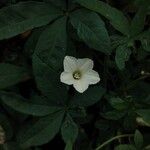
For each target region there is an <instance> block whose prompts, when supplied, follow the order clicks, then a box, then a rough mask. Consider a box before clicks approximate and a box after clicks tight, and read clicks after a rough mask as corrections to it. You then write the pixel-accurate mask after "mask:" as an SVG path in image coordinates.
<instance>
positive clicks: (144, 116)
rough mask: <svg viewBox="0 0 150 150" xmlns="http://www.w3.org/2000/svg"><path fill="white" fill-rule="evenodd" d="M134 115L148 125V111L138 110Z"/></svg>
mask: <svg viewBox="0 0 150 150" xmlns="http://www.w3.org/2000/svg"><path fill="white" fill-rule="evenodd" d="M136 113H137V114H138V115H140V116H141V117H142V118H143V120H144V121H145V122H147V123H148V124H150V110H149V109H138V110H136Z"/></svg>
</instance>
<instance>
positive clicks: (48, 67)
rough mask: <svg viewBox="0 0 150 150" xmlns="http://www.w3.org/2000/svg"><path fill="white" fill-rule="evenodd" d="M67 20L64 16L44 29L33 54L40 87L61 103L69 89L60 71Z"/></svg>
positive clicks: (52, 98) (64, 49)
mask: <svg viewBox="0 0 150 150" xmlns="http://www.w3.org/2000/svg"><path fill="white" fill-rule="evenodd" d="M66 21H67V20H66V17H63V18H61V19H59V20H57V21H56V22H54V23H53V24H52V25H49V26H48V27H47V28H46V30H44V31H43V33H42V34H41V36H40V38H39V41H38V43H37V46H36V50H35V53H34V56H33V70H34V75H35V79H36V82H37V85H38V88H39V90H41V91H42V93H43V94H44V95H45V96H47V97H48V98H49V99H50V100H51V101H53V102H54V103H61V102H62V101H64V99H65V98H66V91H67V90H66V89H65V86H63V84H62V83H61V82H60V72H59V71H60V68H62V66H63V59H64V57H65V53H66V45H67V44H66V40H67V36H66ZM58 92H59V94H58ZM60 101H61V102H60Z"/></svg>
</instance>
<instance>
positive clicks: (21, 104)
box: [0, 92, 61, 116]
mask: <svg viewBox="0 0 150 150" xmlns="http://www.w3.org/2000/svg"><path fill="white" fill-rule="evenodd" d="M0 94H1V93H0ZM1 98H2V102H4V103H5V104H6V105H7V106H9V107H11V108H12V109H14V110H16V111H18V112H20V113H24V114H29V115H34V116H46V115H48V114H51V113H54V112H56V111H59V110H61V108H59V107H54V106H47V105H42V104H38V103H37V104H36V103H33V102H32V101H29V100H28V99H25V98H23V97H21V96H20V95H15V94H13V93H7V92H2V94H1ZM36 98H37V97H36ZM40 100H41V101H42V100H44V99H42V98H40Z"/></svg>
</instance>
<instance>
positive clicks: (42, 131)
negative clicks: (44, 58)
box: [17, 111, 64, 148]
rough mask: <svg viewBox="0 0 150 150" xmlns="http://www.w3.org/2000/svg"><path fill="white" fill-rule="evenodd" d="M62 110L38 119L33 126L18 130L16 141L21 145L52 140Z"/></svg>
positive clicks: (58, 125)
mask: <svg viewBox="0 0 150 150" xmlns="http://www.w3.org/2000/svg"><path fill="white" fill-rule="evenodd" d="M63 117H64V112H62V111H59V112H56V113H53V114H51V115H49V116H46V117H43V118H41V119H39V120H38V121H37V122H36V123H35V124H33V126H31V125H30V126H29V127H28V128H23V129H22V130H20V133H19V135H18V136H17V137H18V142H19V143H20V145H21V147H23V148H27V147H30V146H38V145H42V144H45V143H47V142H49V141H50V140H52V139H53V138H54V136H55V135H56V134H57V133H58V132H59V129H60V126H61V123H62V120H63Z"/></svg>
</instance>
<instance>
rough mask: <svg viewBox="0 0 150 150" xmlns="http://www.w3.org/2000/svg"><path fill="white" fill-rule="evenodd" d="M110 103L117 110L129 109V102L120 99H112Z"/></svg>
mask: <svg viewBox="0 0 150 150" xmlns="http://www.w3.org/2000/svg"><path fill="white" fill-rule="evenodd" d="M109 103H110V104H111V106H112V107H113V108H115V109H117V110H125V109H127V108H128V106H129V104H128V103H127V102H125V101H124V100H122V99H121V98H119V97H112V98H110V100H109Z"/></svg>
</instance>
